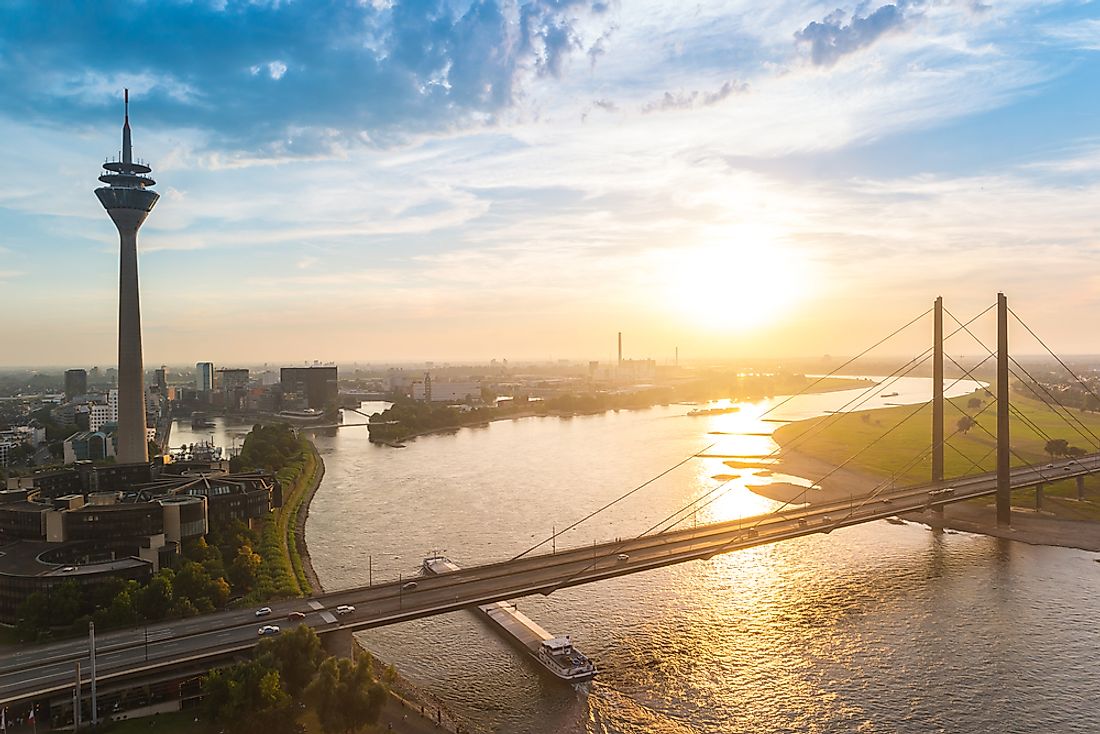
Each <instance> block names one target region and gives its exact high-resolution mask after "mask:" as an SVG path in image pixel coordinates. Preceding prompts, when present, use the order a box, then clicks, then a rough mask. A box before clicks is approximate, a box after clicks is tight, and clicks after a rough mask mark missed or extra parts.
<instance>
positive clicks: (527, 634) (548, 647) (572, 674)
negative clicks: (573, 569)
mask: <svg viewBox="0 0 1100 734" xmlns="http://www.w3.org/2000/svg"><path fill="white" fill-rule="evenodd" d="M459 570H461V569H460V567H459V566H458V565H457V564H455V563H454V562H453V561H451V560H450V559H448V558H445V557H443V556H432V557H431V558H425V559H424V572H425V573H427V574H430V575H433V576H434V575H438V574H443V573H449V572H451V571H459ZM477 611H478V614H480V615H481V616H482V617H484V618H485V619H486V620H488V621H489V622H490V623H491V624H492V625H493V626H494V627H495V628H496V629H498V630H500V632H501V634H503V635H504V636H505V637H506V639H508V640H509V641H511V642H513V643H515V644H516V645H518V646H519V647H520V648H522V649H523V650H524V651H526V652H527V654H528V655H530V656H531V657H533V658H534V659H535V660H536V661H538V662H539V664H540V665H542V667H544V668H546V670H548V671H549V672H550V673H551V674H553V675H554V677H556V678H558V679H559V680H563V681H566V682H567V683H580V682H583V681H588V680H592V678H593V677H594V676H595V675H596V672H597V671H596V666H595V665H594V664H593V663H592V661H591V660H589V659H588V658H587V657H586V656H585V655H584V653H582V652H580V651H579V650H577V649H576V648H575V647H573V640H572V638H570V637H569V635H564V636H560V637H555V636H554V635H552V634H550V633H549V632H547V631H546V630H545V629H544V628H543V627H542V626H541V625H539V624H538V623H537V622H535V621H534V620H533V619H531V618H530V617H528V616H527V615H526V614H523V613H522V612H520V611H519V610H518V609H516V606H515V604H512V603H511V602H506V601H498V602H493V603H492V604H481V605H478V607H477Z"/></svg>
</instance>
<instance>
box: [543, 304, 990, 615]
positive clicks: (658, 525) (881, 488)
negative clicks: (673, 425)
mask: <svg viewBox="0 0 1100 734" xmlns="http://www.w3.org/2000/svg"><path fill="white" fill-rule="evenodd" d="M993 307H994V306H993V305H991V306H989V307H988V308H986V309H985V310H984V311H982V312H981V313H979V314H978V315H976V316H974V317H973V318H971V319H970V321H968V322H967V323H968V324H969V323H973V322H974V321H975V320H977V319H978V318H980V317H982V316H984V315H985V314H986V313H988V312H989V311H990V310H992V309H993ZM925 313H926V314H927V312H925ZM922 316H923V314H922ZM910 323H913V322H910ZM958 331H959V329H956V330H955V331H954V332H952V333H951V335H949V336H954V334H957V333H958ZM931 351H932V349H931V348H929V349H927V350H925V355H926V356H924V357H923V358H921V359H920V360H919V361H916V358H914V359H913V360H910V363H912V362H914V361H916V363H915V364H912V366H911V367H909V368H908V369H907V370H906V371H905V373H904V374H908V372H910V371H912V370H913V369H915V368H916V367H918V366H919V365H920V364H922V363H923V362H925V361H927V359H928V353H929V352H931ZM988 359H989V358H988V357H986V359H985V360H982V362H981V363H979V365H978V366H980V365H981V364H982V363H984V362H985V361H986V360H988ZM974 369H977V367H975V368H974ZM895 372H896V370H895ZM904 374H903V375H899V376H898V378H895V381H896V379H900V377H901V376H904ZM962 379H963V378H961V377H960V378H956V379H955V380H954V381H953V382H952V383H951V385H950V386H949V388H948V389H949V390H950V389H951V388H952V387H954V386H955V385H957V384H958V383H959V382H961V381H962ZM884 382H885V381H884ZM882 384H883V383H882V382H880V383H876V385H875V386H873V387H874V388H875V389H881V388H879V386H880V385H882ZM865 392H866V391H865ZM869 399H870V396H868V397H867V398H865V399H864V401H863V402H866V400H869ZM851 402H852V401H849V404H850V403H851ZM930 402H931V400H928V401H925V402H924V403H921V404H919V406H918V408H917V410H915V411H913V412H911V413H910V414H909V415H908V416H906V417H905V418H904V419H903V420H902V421H901V422H899V423H898V424H896V425H894V426H892V427H891V428H890V429H889V430H888V431H887V432H886V434H884V435H883V436H880V437H879V438H878V439H876V440H875V441H873V442H872V444H869V445H868V446H867V447H865V448H864V449H863V450H866V448H869V447H870V445H873V444H874V443H876V442H877V441H878V440H881V438H883V437H885V435H887V434H889V433H891V432H893V431H894V430H896V429H897V428H898V427H899V426H901V425H902V424H903V423H905V422H906V421H908V420H909V419H910V418H912V417H913V416H914V415H916V413H917V412H919V411H920V410H923V408H924V407H925V406H927V405H928V403H930ZM861 404H862V403H861ZM987 407H988V405H987ZM983 410H984V409H983ZM979 414H980V412H979ZM842 415H844V414H843V413H840V412H839V411H838V412H836V413H834V414H833V415H832V416H830V418H831V419H839V416H842ZM826 422H828V421H827V420H826V421H821V422H820V423H826ZM802 435H805V434H802ZM952 436H954V434H952ZM781 448H782V447H777V449H776V450H775V451H773V452H772V454H771V455H775V454H776V453H778V452H779V450H781ZM863 450H861V451H860V452H859V453H862V451H863ZM859 453H857V454H856V456H858V455H859ZM690 458H694V457H688V459H690ZM853 458H855V457H854V456H853V457H851V458H850V459H848V461H851V460H852V459H853ZM918 460H919V458H918ZM685 461H687V459H685ZM681 463H682V462H681ZM845 463H847V462H845ZM834 471H835V470H834ZM666 473H667V472H666ZM831 473H832V472H830V474H831ZM826 476H828V475H826ZM731 482H732V479H731V480H726V481H725V482H722V483H721V484H719V485H718V486H717V487H714V488H713V489H711V490H709V491H708V492H706V493H705V494H704V495H703V496H702V497H700V498H696V499H695V500H693V501H692V502H691V503H689V504H688V505H686V506H684V507H682V508H680V509H678V510H676V511H675V512H674V513H672V514H670V515H668V516H666V517H665V518H664V519H663V520H661V521H660V522H658V523H656V524H655V525H653V526H651V527H650V528H648V529H646V530H644V531H643V532H641V533H639V534H638V535H636V536H635V537H634V538H633V539H638V538H641V537H643V536H645V535H647V534H648V533H650V532H652V531H653V530H655V529H657V528H658V527H660V526H661V525H663V524H665V523H666V522H668V521H669V520H672V519H674V518H675V517H676V516H677V515H679V514H681V513H683V512H686V511H687V510H689V509H692V507H693V506H694V505H698V502H699V500H700V499H702V498H703V497H706V496H707V495H709V494H712V493H714V492H716V491H718V490H719V489H722V488H723V487H727V485H729V484H730V483H731ZM885 486H886V485H885V484H883V485H882V486H881V487H880V488H879V489H876V490H875V492H873V493H872V495H875V494H878V493H879V492H881V491H882V490H883V489H885ZM808 490H809V488H807V489H806V490H804V491H803V492H802V493H801V494H800V495H798V496H802V495H804V494H805V492H806V491H808ZM727 491H728V489H727ZM724 494H725V493H723V494H722V495H718V496H716V497H712V498H711V499H710V500H708V501H707V502H706V503H704V504H703V505H702V506H701V507H703V508H705V507H706V506H708V505H709V504H711V503H712V502H714V501H716V500H717V499H719V497H721V496H723V495H724ZM791 504H794V502H793V500H787V501H786V502H784V503H782V504H781V505H780V507H779V508H777V509H776V510H773V511H772V512H771V513H768V514H767V515H763V516H760V518H759V519H758V520H757V521H756V522H755V523H754V524H753V525H752V526H751V528H755V527H756V526H757V525H759V524H760V523H762V522H764V521H765V520H766V519H767V518H768V517H772V516H775V515H776V514H778V513H779V512H780V511H781V510H783V508H785V507H787V506H788V505H791ZM861 506H862V505H861ZM698 509H700V507H695V509H694V511H698ZM849 516H850V515H849ZM684 519H686V515H685V516H684V517H683V518H680V520H677V522H675V523H673V524H672V525H670V526H669V527H667V528H664V529H662V530H661V533H664V532H667V530H669V529H670V528H671V527H675V525H676V524H679V522H682V521H683V520H684ZM559 534H560V533H559ZM555 537H556V536H555ZM633 539H632V540H633ZM544 542H545V541H544ZM627 542H629V540H628V541H622V542H619V543H618V544H616V546H615V547H614V548H613V549H612V550H611V551H610V553H608V554H605V556H603V557H607V556H609V555H610V554H611V553H614V552H615V551H617V550H619V549H621V548H623V547H624V546H625V545H626V544H627ZM733 542H734V541H732V540H731V541H730V543H727V544H726V545H729V544H731V543H733ZM540 545H541V544H540ZM536 547H537V546H536ZM721 547H722V548H724V547H725V546H721ZM598 560H599V559H598V558H596V557H593V559H592V561H591V562H590V563H588V564H586V565H585V566H584V567H583V568H581V569H579V570H577V571H575V572H574V573H572V574H570V575H569V576H567V577H566V578H564V579H562V580H561V581H559V582H558V583H557V584H555V585H554V586H553V588H552V589H551V590H550V592H548V593H552V592H553V591H555V590H557V589H559V588H561V587H562V586H564V585H565V584H567V583H568V582H569V581H571V580H572V579H574V578H576V577H577V576H579V575H581V574H583V573H585V572H586V571H588V570H589V569H590V568H592V567H593V566H594V565H595V564H596V563H597V562H598Z"/></svg>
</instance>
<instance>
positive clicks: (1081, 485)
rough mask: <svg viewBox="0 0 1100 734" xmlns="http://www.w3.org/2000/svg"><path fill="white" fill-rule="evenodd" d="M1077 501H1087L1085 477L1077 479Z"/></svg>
mask: <svg viewBox="0 0 1100 734" xmlns="http://www.w3.org/2000/svg"><path fill="white" fill-rule="evenodd" d="M1077 499H1078V501H1081V502H1083V501H1084V500H1085V475H1084V474H1082V475H1081V476H1079V477H1077Z"/></svg>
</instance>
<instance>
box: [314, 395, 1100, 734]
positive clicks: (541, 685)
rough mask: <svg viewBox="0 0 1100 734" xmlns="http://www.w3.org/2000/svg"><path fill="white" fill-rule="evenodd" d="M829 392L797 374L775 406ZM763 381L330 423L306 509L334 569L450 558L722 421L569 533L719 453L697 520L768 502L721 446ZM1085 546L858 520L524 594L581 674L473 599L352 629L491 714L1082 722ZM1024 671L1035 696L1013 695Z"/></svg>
mask: <svg viewBox="0 0 1100 734" xmlns="http://www.w3.org/2000/svg"><path fill="white" fill-rule="evenodd" d="M921 389H923V391H924V393H923V394H925V395H926V394H927V389H928V382H927V381H918V384H916V385H913V384H907V385H906V386H904V387H903V388H898V392H899V393H901V394H900V395H899V396H896V397H893V398H891V402H900V401H901V400H902V398H903V397H905V398H907V399H920V397H916V398H914V397H913V395H914V394H916V393H918V392H919V391H920V390H921ZM844 399H845V396H843V395H838V394H835V393H834V394H830V395H828V396H809V397H807V398H806V399H799V400H798V401H792V402H791V403H789V404H787V405H785V406H784V407H783V408H782V416H781V417H799V416H804V415H805V414H806V413H807V412H809V411H811V410H813V409H816V410H817V411H818V412H821V411H822V410H829V409H832V407H834V406H836V405H839V404H843V401H844ZM837 401H840V402H837ZM774 402H775V401H771V402H769V401H761V402H760V403H753V404H746V405H742V406H741V408H742V410H741V411H739V412H738V413H730V414H724V415H718V416H707V417H702V416H697V417H688V416H687V415H686V412H687V410H688V409H687V408H685V407H684V406H668V407H658V408H653V409H650V410H644V411H635V412H630V411H621V412H619V413H608V414H605V415H599V416H582V417H578V418H575V419H573V420H571V421H557V420H544V419H538V418H529V419H519V420H512V421H504V422H498V423H493V424H492V425H491V426H489V427H488V428H485V429H482V430H478V431H459V432H458V433H456V434H454V435H453V436H430V437H424V438H421V439H417V440H416V441H412V442H410V443H409V444H408V448H406V449H400V450H393V449H387V448H380V447H374V446H371V445H370V444H369V443H368V442H367V438H366V431H365V429H363V428H347V429H341V430H340V431H339V432H332V435H325V436H321V437H318V445H319V447H320V449H321V451H322V453H323V454H324V456H325V461H326V465H327V471H326V478H325V484H324V486H323V487H322V490H321V492H320V493H319V494H318V496H317V498H316V500H315V502H314V504H313V507H312V509H311V512H310V518H309V524H308V527H307V538H308V541H309V544H310V549H311V552H312V555H313V558H314V562H315V565H316V566H317V570H318V572H319V573H320V575H321V577H322V579H323V580H324V581H325V583H326V585H327V586H329V587H330V588H337V587H341V586H348V585H352V584H359V583H364V582H365V581H366V575H367V574H366V569H367V565H368V562H370V563H372V564H373V569H374V578H375V579H376V580H377V579H378V578H385V577H396V576H397V574H398V573H399V572H400V573H405V574H407V573H410V572H412V571H414V570H415V568H416V566H417V564H418V563H419V560H420V558H421V557H422V556H423V555H425V554H426V553H427V552H428V551H429V550H431V549H432V548H446V549H447V552H448V554H449V555H451V556H452V557H454V558H455V560H457V561H459V562H460V563H463V564H473V563H479V562H485V561H489V560H495V559H501V558H507V557H510V556H511V555H512V554H514V553H516V552H518V551H519V550H522V549H523V548H525V547H527V546H528V545H530V544H532V543H533V542H534V541H535V540H536V539H539V538H542V537H545V536H546V535H548V534H549V533H550V530H551V527H553V526H555V525H556V526H558V527H561V526H562V525H564V524H566V523H567V522H568V521H571V520H573V519H576V518H577V517H579V516H581V515H583V514H585V513H586V512H588V511H589V510H591V509H593V508H595V507H598V506H599V505H601V504H603V503H605V502H607V501H608V500H609V499H611V498H613V497H615V496H618V495H619V494H621V493H622V492H623V491H624V489H626V488H628V487H631V486H635V485H637V484H640V483H641V482H642V481H644V480H645V479H648V478H650V477H651V476H653V475H654V474H656V473H657V472H658V471H660V470H662V469H664V468H667V467H668V466H670V465H672V464H674V463H675V462H677V461H679V460H681V459H683V458H684V457H685V456H687V455H689V454H690V453H692V452H694V451H698V450H699V449H701V448H702V447H704V446H707V445H708V444H711V443H715V442H716V441H717V445H715V446H714V447H713V448H711V449H709V450H708V453H709V454H710V456H709V458H702V459H696V460H693V461H692V462H690V463H689V464H687V465H686V466H684V467H683V468H682V470H680V471H677V472H674V473H672V474H671V475H669V476H668V477H666V478H664V479H662V480H659V481H657V482H655V483H654V484H653V485H651V486H650V487H647V488H646V490H645V491H644V492H640V493H639V494H638V495H637V496H634V497H631V498H630V500H628V501H625V502H623V503H622V504H621V505H617V506H616V507H615V508H614V510H613V511H611V512H609V513H608V514H607V516H603V515H601V516H599V519H598V521H597V522H596V523H595V524H594V525H593V526H589V525H588V524H585V525H582V526H581V527H580V528H578V529H577V530H576V531H574V532H573V533H571V534H570V536H569V537H568V539H567V542H568V543H569V544H576V545H580V544H588V543H590V542H591V540H592V539H593V538H601V539H603V538H609V537H614V536H616V535H627V534H630V533H632V532H637V531H638V530H640V529H642V528H644V527H648V526H649V525H650V524H653V523H654V522H655V521H656V520H657V519H659V518H661V517H664V516H665V515H667V514H669V513H670V512H672V510H674V509H676V508H678V507H681V506H683V505H684V504H685V503H686V502H688V501H690V500H691V499H694V498H698V497H701V496H703V495H705V493H706V492H708V491H709V490H711V489H713V488H714V487H715V486H717V485H718V484H719V483H720V481H721V480H716V479H714V477H715V476H716V475H718V474H730V475H736V479H734V480H733V481H731V482H730V485H731V487H732V488H731V490H730V492H729V493H728V494H727V495H725V496H723V498H722V500H720V501H719V502H715V503H714V504H713V505H711V506H710V507H708V508H707V510H706V511H701V512H700V513H699V517H698V520H699V522H703V521H704V517H703V515H704V512H709V513H712V514H708V515H707V517H706V519H707V521H710V520H712V519H725V518H730V517H736V516H738V515H740V514H752V513H755V512H759V511H760V510H761V509H762V508H763V509H766V506H765V503H768V502H769V501H767V500H763V499H762V498H759V497H758V496H756V495H754V494H752V493H751V492H749V491H748V490H746V489H744V486H745V484H746V483H761V482H763V481H767V480H775V481H779V480H781V479H783V478H780V477H767V476H764V477H761V476H756V475H754V472H755V471H758V470H755V469H734V468H731V467H729V466H727V465H726V464H725V463H724V462H725V461H726V460H727V459H724V458H722V456H740V457H745V456H759V455H761V454H767V453H769V452H770V450H771V448H770V447H771V444H770V443H769V442H770V438H769V437H768V436H767V435H754V434H770V432H771V429H772V428H773V427H774V424H771V423H768V422H767V421H761V420H759V418H760V415H761V414H762V413H763V412H764V410H766V409H767V407H768V406H769V405H771V404H774ZM811 405H812V406H816V407H815V408H812V407H811ZM375 407H377V406H375ZM367 412H370V411H369V410H368V411H367ZM777 412H778V411H777ZM754 416H755V417H754ZM769 417H770V416H769ZM713 431H722V432H723V434H722V435H717V436H715V435H711V432H713ZM734 432H740V433H739V434H738V435H732V434H733V433H734ZM687 521H688V522H690V521H691V519H690V518H689V519H688V520H687ZM1094 557H1095V556H1094V555H1092V554H1086V553H1079V552H1076V551H1067V550H1061V549H1053V548H1041V547H1030V546H1024V545H1020V544H1014V543H1006V542H1003V541H998V540H995V539H990V538H985V537H980V536H970V535H965V534H938V535H937V534H933V533H931V532H929V531H927V530H926V529H924V528H923V527H919V526H915V525H905V526H893V525H888V524H886V523H873V524H868V525H862V526H857V527H852V528H845V529H841V530H838V531H836V532H834V533H832V534H830V535H817V536H811V537H807V538H801V539H797V540H794V541H790V542H785V543H782V544H777V545H771V546H764V547H760V548H753V549H749V550H745V551H740V552H737V553H731V554H727V555H724V556H717V557H715V558H713V559H712V560H710V561H700V562H694V563H689V564H682V565H679V566H674V567H670V568H665V569H660V570H657V571H652V572H648V573H644V574H635V575H632V576H627V577H623V578H619V579H613V580H610V581H606V582H601V583H599V584H592V585H588V586H583V587H577V588H572V589H562V590H560V591H558V592H555V593H554V594H553V595H552V596H551V597H533V598H526V599H521V600H519V602H518V604H519V607H520V609H521V610H523V611H524V612H525V613H526V614H528V615H530V616H531V617H533V618H534V619H536V620H538V621H539V622H540V623H542V624H543V625H544V626H546V627H547V628H548V629H550V630H552V631H555V632H559V633H568V634H572V635H573V636H574V638H575V639H576V640H577V641H578V644H579V646H580V647H581V648H582V649H583V650H584V651H585V652H586V653H588V654H589V655H591V656H593V657H594V658H595V659H596V660H597V661H598V664H599V666H600V668H601V671H602V672H601V675H600V676H599V678H597V680H596V681H595V682H594V683H593V684H592V687H591V691H590V693H589V694H587V695H586V694H583V693H578V692H576V691H574V690H573V689H572V688H569V687H566V686H562V685H560V684H558V683H557V682H556V681H553V680H549V679H547V677H546V676H543V675H541V674H540V673H539V672H538V670H537V668H535V667H534V666H533V665H531V664H530V662H529V661H527V660H526V659H525V658H524V657H522V656H520V655H519V654H517V653H516V652H515V651H513V650H512V648H511V647H510V646H508V645H506V644H504V643H503V642H502V641H501V640H500V639H499V638H497V637H496V635H495V634H494V633H493V632H492V631H491V630H489V629H488V628H487V627H486V626H485V625H483V624H482V623H481V622H479V621H478V620H477V619H476V618H474V617H473V616H472V615H468V614H465V613H455V614H449V615H444V616H441V617H436V618H432V619H425V620H420V621H417V622H411V623H408V624H403V625H399V626H395V627H389V628H383V629H379V630H373V631H370V632H368V633H365V634H364V638H365V639H366V640H367V643H368V645H369V646H370V647H371V649H373V650H375V651H377V652H378V653H379V654H380V655H382V656H383V657H384V658H388V659H391V660H394V661H397V662H398V663H399V666H400V668H401V669H402V671H403V672H405V673H406V674H407V675H409V676H410V677H411V678H413V679H414V680H418V681H420V682H422V683H424V684H425V685H426V686H427V687H428V688H429V689H431V690H432V691H433V692H434V693H436V694H437V695H439V696H441V697H443V698H444V699H445V700H446V701H447V703H448V705H450V706H451V707H452V708H456V709H459V710H461V711H464V712H465V713H466V715H467V717H468V720H469V721H471V722H472V723H476V724H478V725H479V728H480V729H481V730H483V731H496V732H531V733H533V734H549V733H550V732H555V733H556V732H567V731H587V732H607V733H608V734H610V733H611V732H615V733H624V732H674V733H675V734H681V733H683V732H695V733H698V734H720V733H721V734H725V733H726V732H762V731H805V732H851V731H867V732H896V731H905V732H924V731H936V730H940V731H966V732H1002V731H1020V732H1023V731H1038V730H1042V731H1067V732H1068V731H1093V730H1096V729H1097V723H1098V722H1097V719H1096V714H1095V713H1094V712H1093V711H1092V706H1091V705H1090V703H1089V702H1092V701H1094V700H1095V691H1096V690H1097V687H1098V686H1100V672H1098V670H1097V668H1096V666H1095V665H1093V664H1092V660H1093V659H1094V655H1095V649H1096V647H1097V645H1098V644H1100V628H1097V627H1096V625H1094V624H1092V623H1091V620H1093V619H1095V617H1096V615H1097V613H1098V612H1100V603H1098V602H1097V601H1096V600H1097V599H1098V598H1100V574H1098V573H1097V571H1096V568H1097V564H1096V563H1094V562H1093V560H1092V559H1093V558H1094ZM1025 681H1026V691H1027V694H1026V695H1016V694H1014V693H1013V691H1014V689H1015V686H1017V685H1019V686H1023V685H1024V684H1025Z"/></svg>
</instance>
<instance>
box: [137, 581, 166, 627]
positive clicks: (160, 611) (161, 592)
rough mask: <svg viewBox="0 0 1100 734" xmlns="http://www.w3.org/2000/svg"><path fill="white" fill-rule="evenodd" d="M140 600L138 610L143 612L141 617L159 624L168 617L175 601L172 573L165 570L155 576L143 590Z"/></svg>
mask: <svg viewBox="0 0 1100 734" xmlns="http://www.w3.org/2000/svg"><path fill="white" fill-rule="evenodd" d="M139 600H140V601H139V604H138V609H139V610H140V611H141V616H143V617H145V618H146V619H148V620H149V621H151V622H159V621H160V620H162V619H164V618H165V617H167V616H168V613H169V612H170V611H171V609H172V602H173V601H174V597H173V594H172V572H171V571H169V570H168V569H164V570H162V571H160V572H159V573H158V574H157V575H156V576H154V577H153V578H152V580H151V581H150V582H149V584H148V585H147V586H146V587H145V588H144V589H142V590H141V594H140V596H139Z"/></svg>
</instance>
